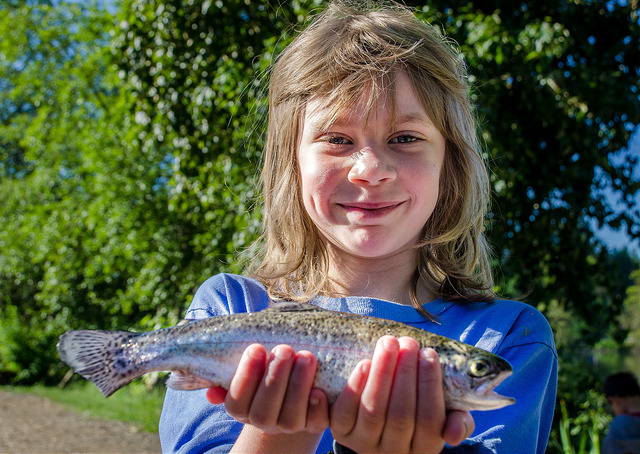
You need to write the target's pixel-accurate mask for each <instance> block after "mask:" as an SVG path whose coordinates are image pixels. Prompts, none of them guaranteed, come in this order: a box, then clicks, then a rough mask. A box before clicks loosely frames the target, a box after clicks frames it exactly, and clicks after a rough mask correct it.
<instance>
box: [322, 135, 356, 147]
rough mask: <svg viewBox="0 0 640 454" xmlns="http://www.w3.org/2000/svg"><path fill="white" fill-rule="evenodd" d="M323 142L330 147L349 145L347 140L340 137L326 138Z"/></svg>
mask: <svg viewBox="0 0 640 454" xmlns="http://www.w3.org/2000/svg"><path fill="white" fill-rule="evenodd" d="M325 140H326V141H327V142H328V143H330V144H331V145H347V144H350V143H351V142H350V141H349V140H348V139H345V138H344V137H341V136H328V137H327V138H326V139H325Z"/></svg>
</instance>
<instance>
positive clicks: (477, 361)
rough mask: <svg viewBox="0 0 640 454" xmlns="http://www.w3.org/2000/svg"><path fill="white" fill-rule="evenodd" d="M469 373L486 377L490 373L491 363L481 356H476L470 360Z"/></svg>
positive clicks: (473, 375)
mask: <svg viewBox="0 0 640 454" xmlns="http://www.w3.org/2000/svg"><path fill="white" fill-rule="evenodd" d="M468 366H469V375H471V376H472V377H484V376H485V375H487V374H488V373H489V363H488V362H487V361H485V360H484V359H481V358H474V359H472V360H470V361H469V363H468Z"/></svg>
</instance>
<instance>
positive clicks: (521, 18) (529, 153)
mask: <svg viewBox="0 0 640 454" xmlns="http://www.w3.org/2000/svg"><path fill="white" fill-rule="evenodd" d="M412 4H415V5H417V6H420V7H421V8H422V10H423V11H424V15H425V16H426V17H427V18H428V19H430V20H431V22H432V23H435V24H441V25H442V27H443V28H444V29H445V31H446V32H447V34H448V35H449V36H451V37H452V38H454V39H455V40H456V41H457V42H458V43H459V46H460V48H461V50H462V52H463V54H464V55H465V57H466V59H467V61H468V65H469V69H470V72H471V75H472V80H473V81H475V85H476V88H475V90H474V93H473V96H474V97H475V99H476V102H477V105H478V108H479V111H480V115H481V117H480V119H481V123H482V129H483V137H484V140H485V143H486V149H487V153H488V157H489V159H490V162H491V169H492V172H493V173H492V182H493V189H494V191H495V204H494V209H493V218H492V222H491V225H490V229H489V233H490V237H491V242H492V244H494V245H495V246H496V253H497V260H498V261H499V264H500V268H501V270H502V273H503V275H504V276H506V278H505V279H499V281H500V290H505V289H507V288H508V287H507V286H508V285H511V288H513V289H514V290H516V291H517V292H519V293H520V294H529V295H530V299H531V300H532V301H535V303H538V302H542V303H549V302H550V301H552V300H554V299H555V300H558V301H560V302H561V303H562V304H563V305H566V306H567V307H569V308H571V309H573V310H574V311H575V314H576V315H577V316H579V317H581V318H582V319H583V320H585V321H586V322H587V324H588V325H589V326H590V327H591V330H590V331H589V332H586V333H585V335H586V339H585V340H587V341H589V342H595V341H596V340H597V339H598V337H599V336H600V335H601V333H602V332H603V331H606V330H607V329H608V326H609V325H610V324H611V323H612V322H614V321H615V316H616V315H617V313H618V312H619V308H620V307H621V303H622V298H623V293H620V292H612V291H610V290H612V286H616V285H618V284H619V283H620V282H622V283H625V281H626V278H627V276H628V274H625V273H624V272H621V270H620V269H619V268H618V266H619V265H618V263H617V260H616V258H613V257H611V256H610V255H609V254H608V253H607V251H605V250H603V249H602V248H600V247H599V246H598V245H597V243H596V242H595V240H594V238H593V234H592V232H591V230H590V228H589V224H588V220H589V219H597V222H598V223H599V224H600V225H602V224H603V223H607V224H609V225H611V226H612V227H614V228H616V227H619V226H620V225H621V224H627V225H628V226H629V227H630V231H631V233H632V235H634V236H635V237H636V238H637V237H638V234H639V231H638V230H639V226H640V224H639V221H640V217H639V216H640V213H639V211H638V210H639V207H638V206H634V205H633V203H632V195H633V194H635V193H636V192H637V191H638V189H639V188H640V183H639V182H638V181H637V180H634V179H633V175H632V169H633V166H634V165H635V164H636V161H637V154H627V155H625V160H623V161H622V162H617V163H616V165H614V164H613V162H616V161H615V159H612V157H614V156H616V155H617V154H619V153H618V150H621V149H622V148H624V147H625V146H626V145H627V143H628V141H629V139H630V137H631V133H632V132H633V131H634V130H635V127H636V125H637V124H639V123H640V99H639V97H638V95H639V92H638V89H639V88H640V48H639V47H638V45H637V43H638V42H640V27H638V11H637V9H636V8H634V6H633V5H632V4H625V5H622V4H619V3H614V2H607V1H603V0H601V1H593V2H578V1H571V0H569V1H562V2H555V1H536V2H526V3H523V2H508V1H498V2H484V1H475V2H467V1H461V2H442V3H440V2H437V1H436V2H429V6H428V7H423V6H422V5H423V4H424V3H423V2H412ZM609 184H610V185H612V186H613V187H614V188H615V189H616V190H618V191H620V192H621V193H622V194H623V198H624V200H626V201H627V202H628V204H627V203H625V206H624V209H621V210H620V211H616V208H615V207H613V206H611V205H610V204H608V203H607V201H606V200H605V198H604V194H603V192H602V191H601V189H602V187H603V186H606V185H609ZM616 271H617V273H616ZM617 277H620V280H617V279H618V278H617ZM616 290H617V289H616Z"/></svg>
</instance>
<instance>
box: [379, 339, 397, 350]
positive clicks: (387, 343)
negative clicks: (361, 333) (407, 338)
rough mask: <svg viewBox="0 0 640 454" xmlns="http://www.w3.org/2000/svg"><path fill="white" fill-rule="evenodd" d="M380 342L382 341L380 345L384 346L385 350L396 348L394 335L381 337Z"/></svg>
mask: <svg viewBox="0 0 640 454" xmlns="http://www.w3.org/2000/svg"><path fill="white" fill-rule="evenodd" d="M380 341H381V343H382V347H384V349H385V350H397V349H398V347H397V346H398V341H397V339H396V338H395V337H389V336H387V337H383V338H382V339H380Z"/></svg>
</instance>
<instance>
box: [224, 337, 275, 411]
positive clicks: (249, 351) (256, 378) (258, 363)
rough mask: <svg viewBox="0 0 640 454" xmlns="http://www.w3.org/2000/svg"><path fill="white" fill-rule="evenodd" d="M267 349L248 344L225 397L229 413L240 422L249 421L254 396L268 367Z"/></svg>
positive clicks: (258, 345)
mask: <svg viewBox="0 0 640 454" xmlns="http://www.w3.org/2000/svg"><path fill="white" fill-rule="evenodd" d="M266 359H267V351H266V349H265V348H264V347H263V346H262V345H260V344H252V345H250V346H248V347H247V348H246V349H245V351H244V353H243V354H242V358H240V363H239V364H238V368H237V369H236V373H235V375H234V376H233V379H232V380H231V384H230V385H229V390H228V391H227V395H226V397H225V401H224V403H225V407H226V410H227V413H229V414H230V415H231V416H233V417H234V418H235V419H237V420H238V421H240V422H247V420H248V417H249V410H250V408H251V403H252V401H253V397H254V395H255V393H256V390H257V389H258V386H259V385H260V382H261V380H262V376H263V375H264V371H265V367H266Z"/></svg>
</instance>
